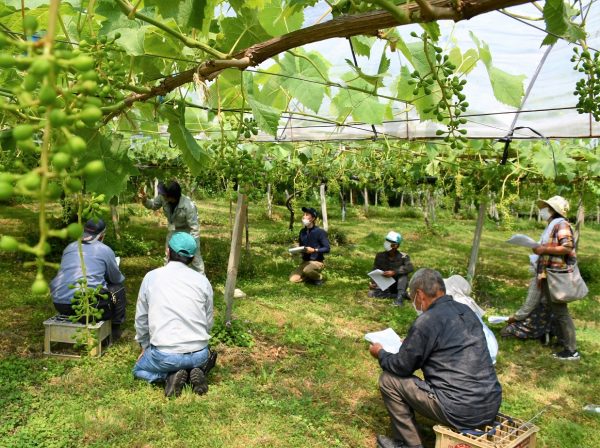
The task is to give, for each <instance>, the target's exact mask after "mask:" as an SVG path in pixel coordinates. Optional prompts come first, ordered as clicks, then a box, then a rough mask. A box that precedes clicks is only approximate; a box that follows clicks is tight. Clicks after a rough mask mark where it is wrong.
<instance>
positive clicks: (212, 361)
mask: <svg viewBox="0 0 600 448" xmlns="http://www.w3.org/2000/svg"><path fill="white" fill-rule="evenodd" d="M216 364H217V352H215V351H213V350H209V352H208V359H207V360H206V362H205V363H204V365H203V366H202V367H200V368H201V369H202V371H203V372H204V376H208V373H209V372H210V371H211V370H212V369H213V367H214V366H215V365H216Z"/></svg>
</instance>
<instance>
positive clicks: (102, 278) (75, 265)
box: [50, 219, 127, 341]
mask: <svg viewBox="0 0 600 448" xmlns="http://www.w3.org/2000/svg"><path fill="white" fill-rule="evenodd" d="M105 234H106V225H105V224H104V221H103V220H102V219H98V220H94V219H90V220H88V221H87V222H86V223H85V226H84V228H83V236H82V238H81V241H82V251H83V262H84V264H85V278H86V280H87V287H88V288H92V289H93V288H96V287H98V286H101V287H102V289H101V290H100V295H99V296H98V301H97V303H96V304H95V307H96V308H98V309H99V310H100V311H101V312H102V316H101V319H102V320H108V319H110V320H111V325H112V337H113V341H115V340H118V339H119V338H120V337H121V324H123V322H125V306H126V304H127V302H126V298H125V287H124V286H123V282H124V281H125V276H124V275H123V274H122V273H121V271H120V270H119V264H118V263H117V259H116V257H115V253H114V252H113V250H112V249H111V248H110V247H108V246H107V245H106V244H104V236H105ZM82 279H83V269H82V267H81V257H80V255H79V243H78V242H77V241H73V242H72V243H71V244H69V245H68V246H67V247H66V248H65V250H64V251H63V254H62V259H61V260H60V268H59V269H58V273H57V274H56V277H54V278H53V279H52V281H51V282H50V293H51V295H52V301H53V303H54V307H55V308H56V310H57V311H58V312H59V313H60V314H64V315H66V316H73V315H75V314H76V312H75V310H74V309H73V303H72V302H74V299H75V300H77V296H78V295H79V294H80V293H81V291H82V288H81V280H82ZM74 286H75V287H74ZM101 296H106V297H107V298H104V297H101Z"/></svg>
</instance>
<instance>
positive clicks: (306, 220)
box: [302, 219, 310, 227]
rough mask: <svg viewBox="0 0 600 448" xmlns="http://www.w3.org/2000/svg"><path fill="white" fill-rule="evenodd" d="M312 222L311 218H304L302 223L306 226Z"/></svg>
mask: <svg viewBox="0 0 600 448" xmlns="http://www.w3.org/2000/svg"><path fill="white" fill-rule="evenodd" d="M309 224H310V219H302V225H303V226H304V227H306V226H308V225H309Z"/></svg>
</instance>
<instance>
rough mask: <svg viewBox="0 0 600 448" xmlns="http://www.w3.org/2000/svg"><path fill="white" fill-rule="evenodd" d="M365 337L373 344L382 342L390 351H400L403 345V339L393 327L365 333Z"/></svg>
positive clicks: (384, 347) (385, 348) (386, 349)
mask: <svg viewBox="0 0 600 448" xmlns="http://www.w3.org/2000/svg"><path fill="white" fill-rule="evenodd" d="M365 339H366V340H367V341H369V342H370V343H372V344H376V343H380V344H381V345H382V346H383V349H384V350H385V351H386V352H389V353H398V351H399V350H400V346H401V345H402V339H400V336H398V334H397V333H396V332H395V331H394V330H392V329H391V328H386V329H385V330H382V331H375V332H373V333H367V334H365Z"/></svg>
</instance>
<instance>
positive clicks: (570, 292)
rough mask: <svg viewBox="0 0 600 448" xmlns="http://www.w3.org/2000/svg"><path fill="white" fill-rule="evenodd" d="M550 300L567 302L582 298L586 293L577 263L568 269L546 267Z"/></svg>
mask: <svg viewBox="0 0 600 448" xmlns="http://www.w3.org/2000/svg"><path fill="white" fill-rule="evenodd" d="M546 278H547V280H548V289H549V290H550V300H552V301H553V302H554V303H569V302H573V301H575V300H579V299H583V298H584V297H585V296H587V294H588V287H587V285H586V284H585V282H584V281H583V278H581V274H580V273H579V267H578V266H577V264H574V265H573V266H569V268H568V269H558V270H553V269H546Z"/></svg>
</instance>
